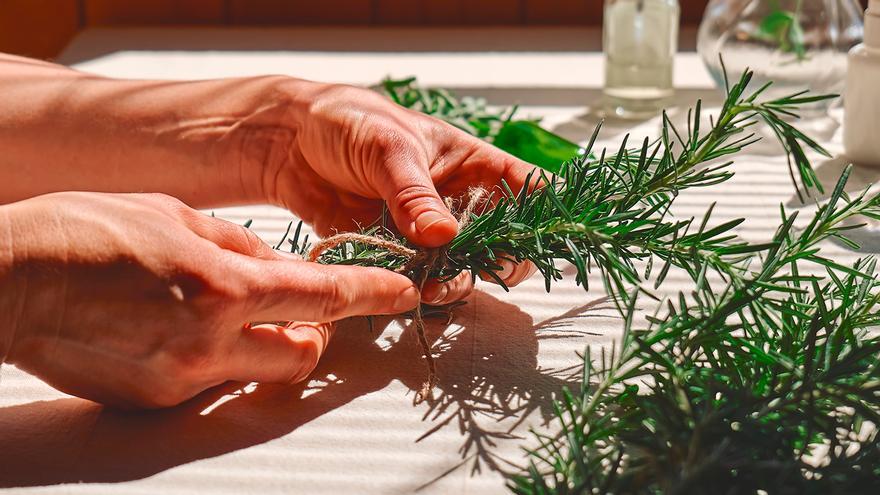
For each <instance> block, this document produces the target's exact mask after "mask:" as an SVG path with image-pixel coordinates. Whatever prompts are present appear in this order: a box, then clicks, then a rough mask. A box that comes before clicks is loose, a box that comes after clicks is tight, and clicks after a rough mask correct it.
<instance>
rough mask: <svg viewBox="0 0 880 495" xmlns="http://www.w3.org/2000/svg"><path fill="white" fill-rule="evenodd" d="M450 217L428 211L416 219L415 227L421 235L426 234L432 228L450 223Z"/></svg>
mask: <svg viewBox="0 0 880 495" xmlns="http://www.w3.org/2000/svg"><path fill="white" fill-rule="evenodd" d="M448 221H449V217H448V216H447V215H444V214H442V213H440V212H439V211H434V210H428V211H424V212H422V213H420V214H419V216H417V217H416V221H415V227H416V231H418V233H420V234H424V233H425V231H427V230H428V229H430V228H431V227H433V226H435V225H437V224H439V223H441V222H448Z"/></svg>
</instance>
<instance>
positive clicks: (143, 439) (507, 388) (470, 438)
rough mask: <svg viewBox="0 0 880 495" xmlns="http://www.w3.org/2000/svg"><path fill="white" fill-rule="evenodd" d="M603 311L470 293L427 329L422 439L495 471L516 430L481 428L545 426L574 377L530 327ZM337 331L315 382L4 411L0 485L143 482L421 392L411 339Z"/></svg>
mask: <svg viewBox="0 0 880 495" xmlns="http://www.w3.org/2000/svg"><path fill="white" fill-rule="evenodd" d="M600 304H601V301H594V302H593V303H589V304H586V305H584V306H583V307H581V308H577V309H575V310H573V311H570V312H568V313H565V314H563V315H560V316H559V317H557V318H554V319H551V320H549V321H547V322H544V323H541V324H538V325H535V324H533V322H532V319H531V317H530V316H528V315H527V314H525V313H523V312H522V311H520V310H519V309H518V308H516V307H515V306H512V305H510V304H507V303H504V302H502V301H499V300H498V299H495V298H494V297H492V296H490V295H488V294H485V293H483V292H480V291H477V292H475V294H474V295H473V296H472V297H471V299H470V300H469V304H468V305H467V306H465V308H464V309H465V311H467V312H470V314H465V315H464V316H466V318H463V319H465V320H467V321H468V322H469V323H466V324H464V325H462V326H460V328H459V329H458V330H455V331H452V332H446V333H445V334H444V329H446V328H447V326H446V322H445V321H441V322H433V323H432V324H430V325H429V333H430V334H431V337H432V338H434V339H438V338H439V339H440V340H439V342H438V344H437V345H436V346H435V349H437V352H438V354H439V355H440V357H439V360H438V364H439V371H440V374H441V379H440V382H439V384H438V387H437V390H436V391H435V395H436V399H435V400H433V401H432V402H431V403H430V404H429V405H428V412H427V413H426V414H425V420H426V421H427V422H430V423H433V425H432V426H431V427H430V429H429V430H428V431H427V432H426V433H425V434H424V435H423V436H422V438H425V437H427V436H430V435H431V434H433V433H434V432H436V431H437V430H439V429H441V428H447V427H457V428H459V429H460V431H461V435H462V438H463V444H462V446H461V449H460V451H461V454H462V459H463V463H465V462H468V461H469V460H470V459H474V467H473V470H474V471H479V470H480V468H481V467H482V466H483V465H487V464H488V466H489V467H490V468H491V469H501V467H502V464H501V463H500V462H499V460H498V459H497V458H496V457H495V456H494V455H493V454H492V449H493V446H494V445H495V442H496V441H497V440H498V439H500V438H512V433H511V432H510V431H511V430H512V428H513V426H506V427H505V428H503V429H502V428H500V427H499V428H491V427H487V426H486V424H487V423H489V424H491V423H497V424H499V425H500V424H501V423H502V422H503V420H506V419H510V418H513V420H514V423H516V422H519V421H522V420H523V419H524V418H525V417H526V416H527V415H528V414H530V413H531V412H533V411H541V414H542V416H543V417H544V418H545V419H546V418H547V417H549V414H550V409H549V407H548V406H549V404H550V394H552V393H553V392H557V391H558V390H559V389H560V388H561V387H562V386H563V385H566V384H572V383H573V381H574V375H575V373H573V372H572V370H561V371H555V372H553V371H550V370H544V369H541V368H539V367H538V366H537V358H536V355H537V351H538V339H539V337H538V336H537V335H536V331H537V330H540V332H539V333H540V334H541V337H540V338H562V337H570V336H578V335H583V333H582V332H578V331H573V330H572V329H570V328H567V327H566V322H567V321H568V320H570V319H572V318H577V317H579V316H582V315H583V313H584V312H586V311H588V310H590V309H591V308H594V307H596V306H598V305H600ZM476 315H479V320H480V322H491V327H487V323H482V326H481V327H480V328H477V324H476V323H477V319H476ZM385 323H386V324H387V321H386V322H385ZM341 325H344V326H348V327H350V328H343V329H340V331H339V332H337V333H336V339H335V340H334V342H333V345H331V346H330V347H329V348H328V351H327V355H326V356H325V358H324V359H323V360H322V363H321V365H320V366H319V368H318V369H317V370H316V372H315V373H314V374H313V377H324V378H322V379H318V380H313V381H312V382H311V383H312V384H315V383H318V385H312V386H306V385H302V384H300V385H297V386H271V385H243V384H227V385H224V386H221V387H218V388H215V389H212V390H209V391H207V392H204V393H203V394H201V395H199V396H197V397H196V398H194V399H192V400H190V401H188V402H186V403H184V404H182V405H180V406H178V407H175V408H170V409H165V410H156V411H137V412H125V411H118V410H112V409H105V408H103V407H101V406H99V405H97V404H95V403H92V402H89V401H85V400H80V399H59V400H53V401H44V402H33V403H30V404H23V405H18V406H11V407H6V408H2V409H0V445H2V446H3V448H2V449H0V466H2V469H0V487H22V486H40V485H51V484H59V483H75V482H122V481H128V480H135V479H140V478H144V477H148V476H151V475H153V474H156V473H159V472H162V471H164V470H167V469H170V468H173V467H175V466H179V465H182V464H186V463H189V462H192V461H195V460H199V459H204V458H210V457H215V456H219V455H222V454H225V453H229V452H233V451H236V450H239V449H244V448H247V447H250V446H253V445H257V444H261V443H264V442H267V441H270V440H272V439H275V438H279V437H281V436H284V435H287V434H289V433H291V432H293V431H295V430H296V429H297V428H299V427H300V426H302V425H304V424H307V423H309V422H310V421H312V420H314V419H315V418H318V417H320V416H322V415H323V414H326V413H328V412H330V411H332V410H334V409H336V408H339V407H341V406H343V405H345V404H347V403H348V402H350V401H352V400H353V399H355V398H357V397H360V396H362V395H364V394H367V393H370V392H373V391H376V390H380V389H382V388H384V387H385V386H386V385H388V384H389V383H390V382H391V381H392V380H399V381H401V382H402V383H404V384H405V385H406V386H407V387H409V389H410V390H411V393H414V391H415V390H418V389H419V387H420V385H421V383H422V381H423V379H424V366H423V363H422V361H421V360H420V359H418V357H417V356H418V354H417V352H418V347H417V345H416V342H415V336H414V335H413V332H412V331H409V330H408V331H405V332H403V334H402V336H401V338H400V340H399V341H398V342H396V343H393V345H390V346H382V345H380V344H381V343H380V342H376V341H375V336H376V334H370V332H369V331H368V330H367V329H366V325H365V324H364V322H363V320H350V321H347V322H344V323H342V324H341ZM490 330H494V331H490ZM379 363H381V366H380V365H379ZM414 411H416V409H413V412H414ZM405 413H406V412H405V411H404V412H402V414H405ZM477 417H480V418H481V420H480V421H477V419H476V418H477ZM490 426H491V425H490ZM418 440H421V439H414V441H418ZM456 467H457V466H456ZM454 469H455V468H453V469H450V472H451V471H452V470H454ZM440 477H442V476H440ZM438 478H439V477H438ZM429 483H430V482H429Z"/></svg>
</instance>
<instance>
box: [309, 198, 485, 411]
mask: <svg viewBox="0 0 880 495" xmlns="http://www.w3.org/2000/svg"><path fill="white" fill-rule="evenodd" d="M489 196H490V195H489V192H488V191H486V190H485V189H483V188H471V189H469V190H468V193H467V202H466V203H464V207H463V208H462V207H458V205H457V204H456V203H457V202H456V200H455V199H453V198H446V200H445V201H446V206H447V208H449V210H450V211H452V212H454V214H455V216H456V219H457V220H458V228H459V231H461V230H463V229H464V228H465V227H467V225H468V223H469V222H470V220H471V217H472V216H473V215H474V213H475V211H476V210H477V208H478V207H480V208H481V209H485V205H486V204H487V202H488V199H489ZM351 244H360V245H366V246H372V247H373V248H376V249H379V250H384V251H387V252H388V253H392V254H394V255H397V256H400V257H402V258H403V259H405V260H406V261H405V263H404V264H403V265H402V266H400V267H398V268H396V269H395V270H394V271H395V272H397V273H401V274H404V275H407V276H409V277H410V278H411V279H412V280H413V282H415V283H416V285H417V286H418V288H419V291H421V290H422V289H424V287H425V283H427V281H428V280H429V277H430V274H432V273H442V272H443V271H444V269H445V268H446V266H445V264H446V260H447V259H448V258H447V256H446V251H447V249H448V246H442V247H439V248H417V249H413V248H411V247H408V246H407V245H405V244H404V243H403V242H398V241H396V240H391V239H388V238H385V237H381V236H379V235H376V234H372V235H370V234H360V233H353V232H346V233H341V234H336V235H333V236H331V237H328V238H326V239H323V240H322V241H320V242H318V243H317V244H315V245H314V246H312V248H311V249H310V250H309V253H308V257H307V259H308V260H309V261H312V262H317V261H319V260H320V258H321V255H322V254H324V253H325V252H328V251H332V250H333V249H337V248H340V247H343V246H345V245H351ZM413 325H414V326H415V330H416V334H417V336H418V339H419V345H420V346H421V348H422V354H423V355H424V357H425V363H426V365H427V376H426V378H425V381H424V382H423V383H422V386H421V388H420V389H419V391H418V393H416V397H415V403H416V404H418V403H421V402H423V401H425V400H429V399H431V398H432V394H433V390H434V386H435V385H436V383H437V364H436V363H435V361H434V356H433V353H432V352H431V344H430V343H429V342H428V337H427V334H426V333H425V319H424V316H423V314H422V307H421V304H420V305H418V306H416V309H415V311H414V312H413Z"/></svg>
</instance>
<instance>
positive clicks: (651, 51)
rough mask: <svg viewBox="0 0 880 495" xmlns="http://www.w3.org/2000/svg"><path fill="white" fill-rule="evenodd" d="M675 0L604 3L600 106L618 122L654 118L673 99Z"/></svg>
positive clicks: (678, 12)
mask: <svg viewBox="0 0 880 495" xmlns="http://www.w3.org/2000/svg"><path fill="white" fill-rule="evenodd" d="M680 16H681V9H680V7H679V5H678V0H605V21H604V28H603V34H602V36H603V48H604V51H605V89H604V94H605V105H606V109H607V111H608V112H610V113H612V114H614V115H617V116H619V117H623V118H641V117H647V116H651V115H653V114H656V113H657V112H658V111H659V110H660V109H662V108H663V106H664V105H665V104H666V103H667V102H668V101H669V99H670V98H671V97H672V96H673V95H674V93H675V90H674V88H673V85H672V74H673V65H674V60H675V52H676V50H677V48H678V24H679V18H680Z"/></svg>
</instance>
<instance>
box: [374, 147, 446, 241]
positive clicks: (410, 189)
mask: <svg viewBox="0 0 880 495" xmlns="http://www.w3.org/2000/svg"><path fill="white" fill-rule="evenodd" d="M385 170H387V172H388V177H385V178H384V180H380V181H379V183H380V187H379V193H380V194H381V195H382V199H384V200H385V202H386V203H387V204H388V209H389V211H390V212H391V217H392V218H393V219H394V224H395V225H396V226H397V229H398V230H399V231H400V232H401V233H402V234H403V235H404V236H406V238H407V239H409V240H410V241H411V242H413V243H415V244H418V245H420V246H423V247H438V246H442V245H444V244H447V243H448V242H449V241H451V240H452V239H453V238H454V237H455V235H456V234H458V222H457V221H456V220H455V217H453V216H452V213H450V212H449V209H448V208H447V207H446V205H445V204H444V203H443V200H442V199H440V195H439V194H437V189H436V188H435V187H434V182H433V181H432V180H431V176H430V175H429V173H428V170H427V167H424V168H422V167H419V166H418V165H416V164H414V163H400V162H390V163H388V166H387V167H385Z"/></svg>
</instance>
